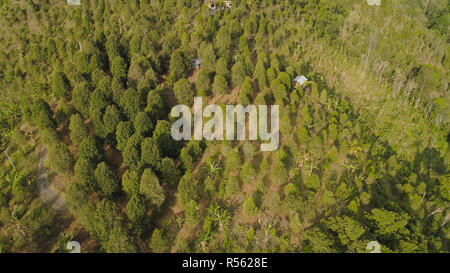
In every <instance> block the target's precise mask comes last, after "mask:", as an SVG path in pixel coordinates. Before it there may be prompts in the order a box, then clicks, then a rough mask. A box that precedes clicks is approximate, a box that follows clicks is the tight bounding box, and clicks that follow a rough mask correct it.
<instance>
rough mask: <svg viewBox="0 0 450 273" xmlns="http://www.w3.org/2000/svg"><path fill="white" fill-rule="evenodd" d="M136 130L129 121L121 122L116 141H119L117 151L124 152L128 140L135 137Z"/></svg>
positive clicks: (118, 126)
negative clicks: (132, 136)
mask: <svg viewBox="0 0 450 273" xmlns="http://www.w3.org/2000/svg"><path fill="white" fill-rule="evenodd" d="M133 133H134V129H133V125H132V123H131V122H129V121H121V122H119V124H118V125H117V130H116V141H117V149H118V150H119V151H122V150H123V149H124V148H125V146H126V145H127V141H128V138H130V137H131V135H133Z"/></svg>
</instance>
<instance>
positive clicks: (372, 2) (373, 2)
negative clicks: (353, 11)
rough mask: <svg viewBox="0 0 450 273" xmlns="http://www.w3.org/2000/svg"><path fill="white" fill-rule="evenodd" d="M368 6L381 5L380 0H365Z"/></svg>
mask: <svg viewBox="0 0 450 273" xmlns="http://www.w3.org/2000/svg"><path fill="white" fill-rule="evenodd" d="M367 4H368V5H369V6H379V5H381V0H367Z"/></svg>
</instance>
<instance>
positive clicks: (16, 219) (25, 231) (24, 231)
mask: <svg viewBox="0 0 450 273" xmlns="http://www.w3.org/2000/svg"><path fill="white" fill-rule="evenodd" d="M25 215H26V213H25V214H23V215H19V214H18V213H17V205H14V207H13V210H12V212H11V218H10V221H9V223H8V224H7V228H6V230H9V229H12V228H13V229H15V230H16V231H18V232H19V233H20V234H21V235H22V236H23V237H24V238H25V239H26V240H28V239H29V238H30V237H31V233H32V232H31V231H30V229H29V228H28V227H26V226H24V225H23V224H22V223H21V221H22V219H23V218H24V217H25Z"/></svg>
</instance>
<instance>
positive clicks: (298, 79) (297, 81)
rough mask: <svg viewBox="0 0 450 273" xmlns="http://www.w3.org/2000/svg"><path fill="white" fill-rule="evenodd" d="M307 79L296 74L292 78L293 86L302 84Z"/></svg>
mask: <svg viewBox="0 0 450 273" xmlns="http://www.w3.org/2000/svg"><path fill="white" fill-rule="evenodd" d="M307 81H308V78H307V77H305V76H304V75H301V76H297V77H295V78H294V85H295V87H297V86H302V85H304V84H305V82H307Z"/></svg>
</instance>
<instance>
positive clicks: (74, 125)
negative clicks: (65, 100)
mask: <svg viewBox="0 0 450 273" xmlns="http://www.w3.org/2000/svg"><path fill="white" fill-rule="evenodd" d="M69 130H70V139H71V140H72V142H74V143H76V144H79V143H81V141H83V139H85V138H86V137H87V136H88V128H87V126H86V125H85V124H84V121H83V119H82V118H81V116H80V115H79V114H73V115H72V116H71V117H70V124H69Z"/></svg>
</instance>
